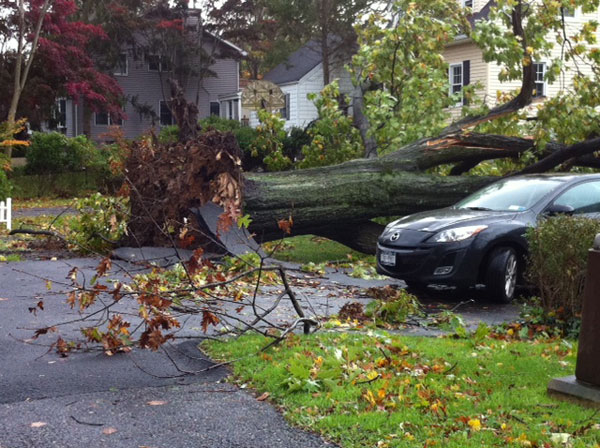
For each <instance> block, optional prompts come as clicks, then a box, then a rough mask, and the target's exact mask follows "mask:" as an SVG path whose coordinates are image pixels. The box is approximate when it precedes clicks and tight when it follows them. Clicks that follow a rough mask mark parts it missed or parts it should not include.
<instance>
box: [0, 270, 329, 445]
mask: <svg viewBox="0 0 600 448" xmlns="http://www.w3.org/2000/svg"><path fill="white" fill-rule="evenodd" d="M95 265H96V260H92V259H71V260H66V261H56V262H48V261H46V262H23V263H11V264H8V265H7V264H3V265H0V298H1V300H0V360H1V361H0V447H1V448H31V447H36V448H37V447H40V448H45V447H50V446H52V447H65V448H67V447H68V448H71V447H73V448H80V447H83V446H86V445H87V446H91V447H111V448H112V447H114V448H117V447H128V448H130V447H139V446H149V447H155V448H159V447H188V446H189V447H211V448H213V447H248V448H250V447H282V448H283V447H286V448H287V447H292V446H298V447H326V446H331V445H328V444H326V443H325V442H324V441H322V440H321V439H320V438H319V437H317V436H315V435H312V434H307V433H305V432H302V431H299V430H297V429H293V428H290V427H289V426H288V425H287V424H286V423H285V421H284V420H283V418H282V417H281V416H280V415H279V414H278V413H277V412H276V411H275V410H274V409H273V408H272V407H271V406H270V405H269V404H268V403H266V402H259V401H257V400H256V399H255V398H254V397H253V396H251V395H249V394H248V393H247V392H244V391H241V390H238V389H236V388H234V387H233V386H230V385H228V384H223V383H222V381H223V380H224V378H225V377H226V374H227V372H226V371H225V370H224V369H217V370H212V371H210V372H208V373H204V374H202V375H197V376H186V377H183V378H179V379H173V378H171V379H161V378H157V376H158V377H161V376H162V377H166V376H172V375H176V374H177V373H178V372H177V370H176V369H175V368H174V367H173V365H172V364H171V363H170V362H169V361H168V359H167V358H166V357H165V356H164V355H163V354H161V353H152V352H148V351H136V352H134V353H132V354H128V355H116V356H114V357H112V358H111V359H107V358H106V357H105V356H104V355H102V354H100V353H98V352H90V353H77V354H75V355H72V356H69V357H68V358H59V357H57V356H56V355H55V354H54V353H46V352H47V348H46V347H43V346H35V345H29V344H25V343H23V342H21V341H20V340H19V339H27V338H30V337H31V334H32V333H31V331H30V330H29V329H31V328H38V327H40V326H44V325H48V324H50V323H56V322H60V321H64V320H65V318H69V317H75V315H74V313H73V312H72V311H71V310H70V309H69V308H68V307H67V306H66V305H65V304H64V299H65V296H64V294H63V293H61V289H62V288H61V287H60V285H58V284H56V283H55V284H54V285H53V288H52V291H48V290H47V289H46V284H45V282H44V281H43V280H41V279H37V278H35V277H32V275H33V276H41V277H48V278H53V279H58V280H61V279H64V278H65V275H66V273H67V272H68V270H69V269H70V267H71V266H77V267H79V268H80V269H83V270H84V271H87V272H88V278H89V275H91V272H92V269H93V268H94V267H95ZM39 298H43V300H44V303H45V310H44V311H43V312H39V313H38V314H37V316H36V315H34V314H31V313H29V312H28V311H27V309H28V307H31V306H34V304H35V303H36V302H37V301H38V300H39ZM75 331H76V328H75V326H73V327H70V328H68V329H67V333H71V334H73V332H75ZM68 335H69V334H67V336H68ZM53 337H54V338H55V336H53ZM49 341H52V339H51V338H50V337H48V338H44V337H42V338H40V341H39V342H40V343H47V342H49ZM196 344H197V341H187V342H182V343H179V344H177V345H176V346H175V347H174V348H173V349H171V355H172V356H173V357H174V359H175V360H176V361H177V363H178V365H179V367H181V368H183V369H186V370H201V369H202V368H205V367H207V366H209V365H211V362H210V361H209V360H206V359H204V358H203V357H202V356H201V353H200V352H199V351H198V350H197V349H196ZM186 355H189V356H186ZM133 361H135V364H134V362H133ZM136 364H137V365H138V366H140V367H141V368H142V369H144V370H146V371H148V372H151V373H152V375H154V376H151V375H148V374H146V373H144V372H142V370H140V369H139V368H138V367H137V366H136ZM151 401H159V402H163V401H165V402H167V403H166V404H163V405H159V406H149V405H148V404H147V403H148V402H151ZM75 419H77V420H78V421H79V422H80V423H78V422H77V421H76V420H75ZM36 422H42V423H45V425H44V426H41V427H39V428H35V427H31V424H32V423H36ZM89 423H92V424H93V425H90V424H89ZM97 425H101V426H97ZM34 426H35V425H34ZM110 428H114V429H117V432H114V433H113V434H111V435H106V434H103V431H105V430H107V429H110ZM108 432H110V431H108Z"/></svg>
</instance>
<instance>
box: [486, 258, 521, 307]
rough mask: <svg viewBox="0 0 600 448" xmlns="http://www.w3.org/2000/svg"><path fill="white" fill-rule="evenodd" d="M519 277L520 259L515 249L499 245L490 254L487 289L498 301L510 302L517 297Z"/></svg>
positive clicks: (493, 298)
mask: <svg viewBox="0 0 600 448" xmlns="http://www.w3.org/2000/svg"><path fill="white" fill-rule="evenodd" d="M518 277H519V259H518V257H517V253H516V251H515V250H514V249H512V248H510V247H499V248H497V249H494V251H493V252H492V253H491V255H490V261H489V264H488V267H487V271H486V275H485V286H486V291H487V293H488V295H489V296H490V298H491V299H492V300H494V301H495V302H498V303H510V302H511V301H512V300H513V299H514V297H515V291H516V289H517V279H518Z"/></svg>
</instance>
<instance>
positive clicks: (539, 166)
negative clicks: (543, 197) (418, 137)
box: [519, 137, 600, 174]
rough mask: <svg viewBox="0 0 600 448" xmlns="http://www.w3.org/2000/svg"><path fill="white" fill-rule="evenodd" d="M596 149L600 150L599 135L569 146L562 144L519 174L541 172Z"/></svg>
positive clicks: (587, 154)
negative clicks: (559, 147)
mask: <svg viewBox="0 0 600 448" xmlns="http://www.w3.org/2000/svg"><path fill="white" fill-rule="evenodd" d="M596 151H600V137H596V138H591V139H588V140H585V141H583V142H579V143H575V144H574V145H570V146H562V147H561V149H559V150H558V151H554V152H552V153H551V154H550V155H549V156H547V157H545V158H543V159H542V160H540V161H539V162H537V163H534V164H532V165H529V166H528V167H526V168H525V169H523V170H521V172H520V173H519V174H531V173H543V172H545V171H548V170H551V169H552V168H556V167H557V166H559V165H560V164H562V163H564V162H566V161H567V160H570V159H577V158H580V157H582V156H589V155H590V154H592V153H594V152H596ZM588 160H589V159H588Z"/></svg>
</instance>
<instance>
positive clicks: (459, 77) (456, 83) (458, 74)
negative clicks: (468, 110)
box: [450, 64, 463, 106]
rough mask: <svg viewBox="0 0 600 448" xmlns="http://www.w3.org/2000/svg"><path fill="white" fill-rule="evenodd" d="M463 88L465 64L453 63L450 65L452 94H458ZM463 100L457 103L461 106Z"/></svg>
mask: <svg viewBox="0 0 600 448" xmlns="http://www.w3.org/2000/svg"><path fill="white" fill-rule="evenodd" d="M462 88H463V65H462V64H452V65H451V66H450V95H456V94H459V93H462ZM461 103H462V101H459V102H458V103H457V104H456V105H457V106H460V104H461Z"/></svg>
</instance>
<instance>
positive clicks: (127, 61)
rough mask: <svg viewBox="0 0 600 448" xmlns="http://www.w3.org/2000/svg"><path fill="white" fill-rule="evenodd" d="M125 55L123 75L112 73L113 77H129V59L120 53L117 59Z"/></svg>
mask: <svg viewBox="0 0 600 448" xmlns="http://www.w3.org/2000/svg"><path fill="white" fill-rule="evenodd" d="M122 55H125V73H123V72H117V71H114V72H113V75H115V76H129V57H128V55H127V53H120V54H119V57H120V56H122Z"/></svg>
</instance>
